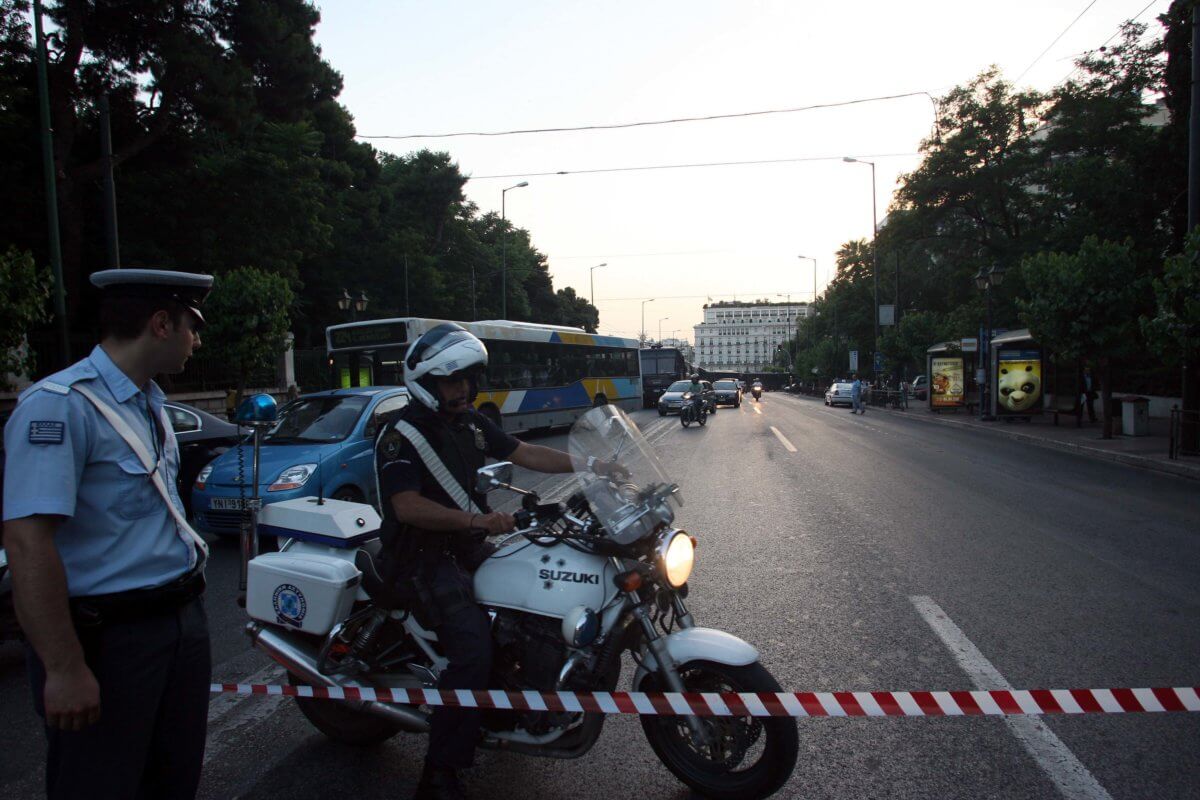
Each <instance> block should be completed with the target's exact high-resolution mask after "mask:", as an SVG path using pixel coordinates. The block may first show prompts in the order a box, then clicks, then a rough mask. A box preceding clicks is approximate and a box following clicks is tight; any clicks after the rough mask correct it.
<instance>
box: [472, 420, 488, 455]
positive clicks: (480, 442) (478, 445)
mask: <svg viewBox="0 0 1200 800" xmlns="http://www.w3.org/2000/svg"><path fill="white" fill-rule="evenodd" d="M471 430H472V431H474V432H475V449H476V450H486V449H487V438H486V437H485V436H484V435H483V429H482V428H479V427H478V426H475V425H472V426H471Z"/></svg>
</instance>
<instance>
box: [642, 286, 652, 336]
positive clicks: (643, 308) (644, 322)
mask: <svg viewBox="0 0 1200 800" xmlns="http://www.w3.org/2000/svg"><path fill="white" fill-rule="evenodd" d="M653 302H654V298H653V297H651V298H649V299H647V300H643V301H642V345H643V346H645V344H646V303H653Z"/></svg>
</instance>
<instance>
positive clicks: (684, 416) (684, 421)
mask: <svg viewBox="0 0 1200 800" xmlns="http://www.w3.org/2000/svg"><path fill="white" fill-rule="evenodd" d="M689 416H690V415H689V414H688V413H687V412H686V411H680V412H679V424H680V425H682V426H683V427H685V428H686V427H687V426H688V424H689V423H690V422H691V419H689Z"/></svg>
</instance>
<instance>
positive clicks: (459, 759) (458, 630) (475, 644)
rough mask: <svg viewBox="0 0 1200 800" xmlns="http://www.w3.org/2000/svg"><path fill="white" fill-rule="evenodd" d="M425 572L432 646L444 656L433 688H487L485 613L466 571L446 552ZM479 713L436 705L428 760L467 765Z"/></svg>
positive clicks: (489, 636)
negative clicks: (431, 605) (432, 607)
mask: <svg viewBox="0 0 1200 800" xmlns="http://www.w3.org/2000/svg"><path fill="white" fill-rule="evenodd" d="M425 574H426V575H427V576H428V577H427V578H426V580H427V582H428V586H429V590H430V593H431V594H432V595H433V601H434V604H435V606H436V609H437V611H436V613H437V615H438V616H439V617H440V619H438V621H437V624H436V625H435V626H434V631H435V632H436V633H437V636H438V647H439V649H440V650H441V652H442V654H443V655H445V656H446V658H448V659H449V660H450V663H449V664H448V665H447V666H446V669H445V670H443V671H442V674H441V677H440V678H439V679H438V688H439V689H490V688H492V687H490V686H488V681H489V679H490V677H491V672H492V634H491V624H490V621H489V620H488V615H487V613H486V612H484V610H483V609H482V608H480V607H479V606H478V605H476V603H475V594H474V591H473V588H472V580H471V575H470V573H468V572H467V571H466V570H464V569H463V568H462V567H460V566H459V565H458V564H457V563H456V562H455V561H454V560H453V559H452V558H450V557H449V556H443V557H439V558H437V559H436V560H435V561H433V562H432V563H431V564H429V567H428V569H427V571H426V572H425ZM480 716H481V713H480V711H479V709H474V708H464V709H460V708H446V707H445V706H438V707H437V708H435V709H434V710H433V714H432V716H431V718H430V730H429V755H428V761H429V763H430V765H432V766H436V767H450V768H452V769H461V768H464V767H469V766H471V763H472V761H473V759H474V756H475V745H476V743H477V741H478V739H479V721H480Z"/></svg>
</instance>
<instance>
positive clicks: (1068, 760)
mask: <svg viewBox="0 0 1200 800" xmlns="http://www.w3.org/2000/svg"><path fill="white" fill-rule="evenodd" d="M908 599H909V600H910V601H911V602H912V604H913V606H915V607H916V609H917V612H918V613H919V614H920V615H921V617H922V618H924V620H925V622H926V623H928V624H929V627H930V628H932V629H933V632H934V633H936V634H937V635H938V638H939V639H941V640H942V643H943V644H945V645H946V647H947V649H949V650H950V652H951V654H953V656H954V659H955V660H956V661H957V662H958V665H959V666H960V667H962V669H963V671H964V672H966V673H967V676H968V677H969V678H970V679H971V682H972V683H974V684H975V688H977V689H982V690H985V691H995V690H998V689H999V690H1005V691H1009V690H1011V689H1012V688H1013V687H1012V684H1010V683H1009V682H1008V681H1007V680H1005V678H1004V676H1003V675H1001V674H1000V671H999V670H997V669H996V668H995V667H994V666H992V663H991V662H990V661H988V660H987V658H985V657H984V655H983V653H981V652H980V651H979V648H977V647H976V646H975V645H974V643H973V642H972V641H971V640H970V639H968V638H967V635H966V634H965V633H963V632H962V629H960V628H959V627H958V626H957V625H955V624H954V621H953V620H952V619H950V617H949V615H947V614H946V612H945V611H943V610H942V609H941V607H940V606H939V605H938V604H937V603H935V602H934V601H933V599H932V598H929V597H924V596H913V597H909V598H908ZM1004 724H1005V725H1007V726H1008V729H1009V730H1010V731H1011V732H1012V734H1013V736H1014V737H1016V739H1017V741H1018V742H1020V743H1021V746H1022V747H1024V748H1025V752H1027V753H1029V755H1030V756H1031V757H1032V758H1033V760H1034V761H1036V762H1037V765H1038V766H1039V767H1041V768H1042V771H1043V772H1045V773H1046V776H1047V777H1049V778H1050V780H1051V781H1052V782H1053V783H1054V785H1055V787H1056V788H1057V789H1058V791H1059V794H1061V795H1062V796H1063V797H1065V798H1068V800H1112V796H1111V795H1109V793H1108V792H1107V791H1106V790H1105V788H1104V787H1103V786H1101V785H1100V782H1099V781H1097V780H1096V778H1095V776H1093V775H1092V773H1091V772H1089V771H1088V768H1087V767H1085V766H1084V765H1083V763H1082V762H1081V761H1080V760H1079V759H1078V758H1076V757H1075V754H1074V753H1072V752H1071V750H1070V749H1069V748H1068V747H1067V746H1066V745H1065V744H1063V741H1062V740H1061V739H1059V738H1058V736H1056V735H1055V734H1054V731H1052V730H1050V728H1048V727H1047V726H1046V723H1044V722H1042V720H1041V719H1039V718H1038V717H1034V716H1016V717H1004Z"/></svg>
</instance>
